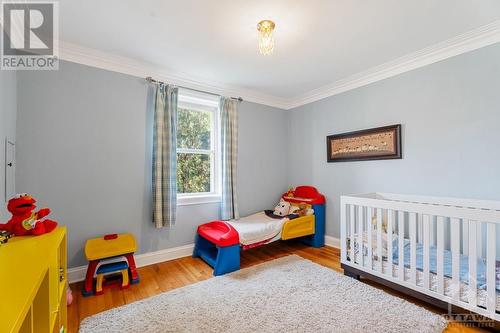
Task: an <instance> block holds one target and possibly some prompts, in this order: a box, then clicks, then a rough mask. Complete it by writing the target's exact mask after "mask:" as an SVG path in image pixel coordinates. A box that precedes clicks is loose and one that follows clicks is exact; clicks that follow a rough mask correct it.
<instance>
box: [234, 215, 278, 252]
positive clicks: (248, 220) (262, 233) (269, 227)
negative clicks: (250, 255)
mask: <svg viewBox="0 0 500 333" xmlns="http://www.w3.org/2000/svg"><path fill="white" fill-rule="evenodd" d="M286 221H288V218H287V217H284V218H282V219H273V218H271V217H268V216H267V215H266V213H265V212H258V213H256V214H253V215H249V216H245V217H242V218H240V219H239V220H230V221H228V223H229V224H230V225H231V226H232V227H233V228H234V229H236V231H238V234H239V236H240V244H241V245H251V244H255V243H259V242H263V241H266V240H269V241H273V240H277V239H281V230H282V228H283V224H284V223H285V222H286Z"/></svg>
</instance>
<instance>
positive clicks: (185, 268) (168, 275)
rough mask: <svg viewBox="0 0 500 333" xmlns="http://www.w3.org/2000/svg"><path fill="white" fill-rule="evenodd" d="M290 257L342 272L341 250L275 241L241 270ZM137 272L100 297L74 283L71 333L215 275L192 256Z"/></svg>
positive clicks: (246, 254)
mask: <svg viewBox="0 0 500 333" xmlns="http://www.w3.org/2000/svg"><path fill="white" fill-rule="evenodd" d="M290 254H297V255H299V256H301V257H303V258H305V259H308V260H311V261H313V262H315V263H317V264H320V265H322V266H325V267H328V268H331V269H333V270H335V271H338V272H342V269H341V267H340V251H339V249H337V248H333V247H328V246H325V247H322V248H319V249H315V248H311V247H308V246H306V245H304V244H302V243H299V242H294V241H291V242H275V243H273V244H269V245H267V246H263V247H260V248H255V249H251V250H247V251H243V253H242V256H241V267H242V268H246V267H250V266H253V265H257V264H260V263H262V262H266V261H269V260H273V259H276V258H280V257H283V256H287V255H290ZM138 271H139V275H140V279H141V282H140V283H139V284H136V285H131V286H130V287H129V288H127V289H123V290H122V289H119V288H116V289H107V290H105V292H104V295H100V296H90V297H83V296H82V295H81V289H82V288H83V283H81V282H79V283H75V284H72V285H71V289H72V290H73V297H74V300H73V304H72V305H71V306H69V307H68V332H69V333H76V332H78V326H79V324H80V322H81V320H83V319H84V318H85V317H88V316H91V315H93V314H96V313H98V312H101V311H105V310H109V309H112V308H114V307H118V306H121V305H124V304H129V303H132V302H135V301H138V300H141V299H144V298H147V297H150V296H153V295H157V294H159V293H161V292H165V291H169V290H172V289H175V288H179V287H183V286H186V285H189V284H192V283H196V282H199V281H203V280H206V279H209V278H211V277H212V273H213V270H212V268H211V267H210V266H209V265H207V264H206V263H205V262H204V261H202V260H201V259H198V258H191V257H186V258H180V259H176V260H172V261H168V262H163V263H158V264H154V265H150V266H145V267H141V268H139V269H138ZM369 283H370V285H372V286H374V287H376V288H380V289H383V290H385V291H387V292H389V293H390V294H393V295H396V296H399V297H402V298H405V299H408V300H409V301H411V302H413V303H415V304H418V305H420V306H424V307H426V308H427V309H429V310H431V311H434V312H436V313H442V310H439V309H436V308H433V307H430V306H429V305H427V304H424V303H422V302H419V301H418V300H415V299H413V298H410V297H408V296H406V295H404V294H401V293H397V292H395V291H393V290H390V289H387V288H385V287H383V286H381V285H378V284H376V283H371V282H369ZM445 332H446V333H459V332H460V333H472V332H476V333H477V332H484V331H483V330H480V329H478V328H474V327H466V326H464V325H461V324H459V323H450V324H449V325H448V327H447V329H446V330H445Z"/></svg>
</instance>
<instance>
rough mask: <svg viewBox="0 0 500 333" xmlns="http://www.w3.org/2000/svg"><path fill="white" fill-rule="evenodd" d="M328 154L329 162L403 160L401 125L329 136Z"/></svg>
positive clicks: (327, 141)
mask: <svg viewBox="0 0 500 333" xmlns="http://www.w3.org/2000/svg"><path fill="white" fill-rule="evenodd" d="M326 153H327V161H328V162H349V161H373V160H389V159H401V158H403V153H402V147H401V124H397V125H390V126H383V127H376V128H370V129H365V130H361V131H354V132H348V133H341V134H334V135H329V136H327V137H326Z"/></svg>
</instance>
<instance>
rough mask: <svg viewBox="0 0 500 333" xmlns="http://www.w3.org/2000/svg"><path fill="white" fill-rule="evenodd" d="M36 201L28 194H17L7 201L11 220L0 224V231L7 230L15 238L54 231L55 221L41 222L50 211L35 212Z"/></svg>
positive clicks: (44, 209)
mask: <svg viewBox="0 0 500 333" xmlns="http://www.w3.org/2000/svg"><path fill="white" fill-rule="evenodd" d="M35 203H36V200H35V199H34V198H33V197H32V196H31V195H29V194H26V193H24V194H18V195H16V196H15V197H14V198H12V199H10V200H9V203H8V204H7V209H8V211H9V212H11V213H12V218H11V219H10V220H9V222H7V223H6V224H0V230H7V231H10V232H12V233H13V234H14V235H16V236H26V235H36V236H38V235H42V234H45V233H48V232H51V231H52V230H54V229H55V228H56V226H57V222H56V221H52V220H49V219H46V220H42V219H43V218H44V217H45V216H47V215H49V214H50V209H48V208H42V209H40V210H39V211H38V212H35V211H34V210H35V208H36V206H35Z"/></svg>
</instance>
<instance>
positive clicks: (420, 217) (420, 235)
mask: <svg viewBox="0 0 500 333" xmlns="http://www.w3.org/2000/svg"><path fill="white" fill-rule="evenodd" d="M423 225H424V224H423V215H422V214H418V215H417V243H422V239H423V235H424V228H423Z"/></svg>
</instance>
